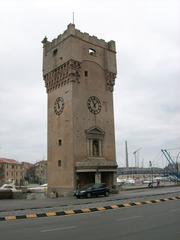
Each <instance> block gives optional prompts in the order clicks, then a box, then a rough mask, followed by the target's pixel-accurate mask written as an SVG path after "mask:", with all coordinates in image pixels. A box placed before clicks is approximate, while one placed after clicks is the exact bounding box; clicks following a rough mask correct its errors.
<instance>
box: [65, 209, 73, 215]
mask: <svg viewBox="0 0 180 240" xmlns="http://www.w3.org/2000/svg"><path fill="white" fill-rule="evenodd" d="M64 212H65V214H67V215H70V214H75V212H74V211H73V210H66V211H64Z"/></svg>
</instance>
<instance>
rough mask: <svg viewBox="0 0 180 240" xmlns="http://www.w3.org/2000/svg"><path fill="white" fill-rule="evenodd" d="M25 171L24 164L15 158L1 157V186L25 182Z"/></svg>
mask: <svg viewBox="0 0 180 240" xmlns="http://www.w3.org/2000/svg"><path fill="white" fill-rule="evenodd" d="M24 176H25V171H24V168H23V164H22V163H19V162H18V161H16V160H14V159H8V158H0V186H1V185H3V184H5V183H8V182H14V183H15V185H22V184H24Z"/></svg>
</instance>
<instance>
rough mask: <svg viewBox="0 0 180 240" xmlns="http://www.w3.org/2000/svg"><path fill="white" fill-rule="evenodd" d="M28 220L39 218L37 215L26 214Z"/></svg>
mask: <svg viewBox="0 0 180 240" xmlns="http://www.w3.org/2000/svg"><path fill="white" fill-rule="evenodd" d="M26 218H37V215H36V214H35V213H30V214H26Z"/></svg>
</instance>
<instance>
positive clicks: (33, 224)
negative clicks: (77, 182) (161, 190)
mask: <svg viewBox="0 0 180 240" xmlns="http://www.w3.org/2000/svg"><path fill="white" fill-rule="evenodd" d="M179 225H180V201H179V200H174V201H167V202H164V203H158V204H148V205H142V206H134V207H131V208H122V209H114V210H108V211H102V212H94V213H86V214H79V215H70V216H60V217H50V218H38V219H33V220H27V219H23V220H18V221H10V222H0V239H2V240H4V239H6V240H11V239H12V240H24V239H25V240H32V239H33V240H36V239H38V240H49V239H50V240H57V239H64V240H72V239H78V240H92V239H94V240H101V239H102V240H109V239H110V240H141V239H142V240H150V239H151V240H152V239H153V240H161V239H163V240H169V239H171V240H179V239H180V228H179Z"/></svg>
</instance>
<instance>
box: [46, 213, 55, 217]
mask: <svg viewBox="0 0 180 240" xmlns="http://www.w3.org/2000/svg"><path fill="white" fill-rule="evenodd" d="M46 215H47V216H48V217H53V216H56V213H55V212H47V213H46Z"/></svg>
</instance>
